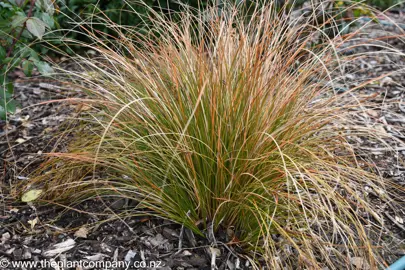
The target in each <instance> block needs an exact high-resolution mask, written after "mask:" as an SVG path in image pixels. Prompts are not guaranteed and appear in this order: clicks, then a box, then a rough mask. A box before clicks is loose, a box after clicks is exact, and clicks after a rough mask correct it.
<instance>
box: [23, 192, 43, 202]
mask: <svg viewBox="0 0 405 270" xmlns="http://www.w3.org/2000/svg"><path fill="white" fill-rule="evenodd" d="M41 193H42V189H32V190H30V191H27V192H25V193H24V194H23V195H22V197H21V201H23V202H32V201H34V200H36V199H37V198H38V197H39V195H41Z"/></svg>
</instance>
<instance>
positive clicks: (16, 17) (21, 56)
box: [0, 0, 55, 119]
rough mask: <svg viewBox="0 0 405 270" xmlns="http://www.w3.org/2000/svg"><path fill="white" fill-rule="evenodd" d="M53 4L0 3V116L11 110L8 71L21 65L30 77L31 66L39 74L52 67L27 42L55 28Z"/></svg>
mask: <svg viewBox="0 0 405 270" xmlns="http://www.w3.org/2000/svg"><path fill="white" fill-rule="evenodd" d="M54 15H55V5H54V3H53V2H52V1H51V0H29V1H28V0H9V1H2V2H0V118H1V119H5V118H6V115H7V112H9V113H14V112H15V109H16V105H17V103H16V101H15V100H14V99H13V98H12V96H13V91H14V87H13V84H12V82H10V81H9V80H8V78H7V74H8V73H9V72H10V71H12V70H13V69H15V68H17V67H20V68H21V69H22V70H23V71H24V73H25V75H26V76H31V75H32V72H33V69H34V66H35V67H37V69H38V71H39V72H41V73H42V74H47V73H50V72H52V68H51V67H50V65H49V64H48V63H46V62H43V61H41V60H40V58H39V57H38V54H37V52H36V51H35V50H33V49H32V48H30V42H32V41H33V40H35V39H41V38H42V37H43V36H44V35H45V32H46V31H47V30H48V29H52V28H54V27H55V20H54Z"/></svg>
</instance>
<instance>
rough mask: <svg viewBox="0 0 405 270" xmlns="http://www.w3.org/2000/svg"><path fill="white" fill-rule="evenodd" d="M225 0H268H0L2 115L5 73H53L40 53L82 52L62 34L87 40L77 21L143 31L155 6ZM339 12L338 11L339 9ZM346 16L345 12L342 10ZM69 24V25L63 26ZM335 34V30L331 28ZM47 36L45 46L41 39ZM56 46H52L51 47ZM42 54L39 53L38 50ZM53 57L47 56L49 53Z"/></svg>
mask: <svg viewBox="0 0 405 270" xmlns="http://www.w3.org/2000/svg"><path fill="white" fill-rule="evenodd" d="M274 1H275V3H276V5H278V6H279V7H281V6H282V5H284V4H286V3H287V4H291V3H294V6H300V5H302V4H304V3H305V2H311V3H314V2H315V3H321V2H324V3H328V7H329V8H334V9H336V10H339V9H341V10H344V9H345V8H347V7H348V6H350V5H352V4H353V3H355V2H358V3H364V4H367V5H371V6H373V7H376V8H378V9H380V10H384V9H387V8H389V7H391V6H393V5H395V4H398V3H399V1H400V0H366V1H361V0H354V1H338V0H335V1H324V0H312V1H308V0H295V1H292V0H274ZM225 2H234V3H237V4H239V5H240V7H241V8H246V10H249V8H252V7H253V6H254V5H253V4H259V5H260V3H262V2H263V3H264V2H267V3H268V2H269V1H265V0H256V1H251V0H227V1H225V0H209V1H201V0H143V1H139V0H117V1H109V0H3V1H0V119H6V115H7V112H8V113H13V112H14V111H15V110H16V107H17V105H18V104H17V103H16V102H15V100H14V99H13V84H12V82H11V81H10V80H9V79H7V73H9V72H10V71H12V70H13V69H15V68H21V69H22V70H23V71H24V73H25V75H26V76H31V75H32V72H33V69H34V67H36V68H37V70H38V71H39V72H40V73H42V74H44V75H46V74H48V73H52V68H51V66H50V65H49V64H48V63H47V62H46V61H42V60H41V57H40V56H41V55H46V56H51V57H52V56H55V55H57V54H58V53H65V52H67V53H69V54H75V53H80V52H82V48H81V47H80V46H78V45H74V44H67V43H66V42H62V41H61V39H62V38H61V37H63V40H64V41H66V40H69V39H71V40H81V41H88V40H86V36H87V35H85V34H82V31H83V29H81V27H80V23H79V22H83V21H91V22H92V24H91V27H92V30H94V31H97V32H98V34H99V35H100V36H104V37H105V38H107V39H108V37H114V35H116V31H115V30H111V29H110V28H109V25H108V24H106V20H110V21H111V22H112V23H116V24H119V25H126V26H136V27H137V31H139V32H140V33H141V34H145V33H146V32H147V31H149V30H148V26H149V23H150V21H149V19H150V16H153V14H152V11H155V12H157V13H158V14H162V13H163V14H168V13H169V10H170V11H171V13H170V16H171V17H172V18H173V17H174V19H175V16H176V15H175V12H177V11H181V10H182V9H184V5H187V6H190V7H191V8H195V9H196V10H197V9H204V8H206V7H207V6H208V5H210V4H215V5H217V6H218V11H219V12H220V11H221V7H222V6H223V5H224V3H225ZM352 11H353V15H354V16H355V17H359V16H364V15H366V16H369V15H370V13H368V11H367V10H366V9H356V8H354V9H353V10H352ZM338 12H339V11H338ZM342 16H346V15H345V14H343V15H342ZM64 29H65V30H64ZM329 32H330V33H331V35H333V34H334V33H336V31H335V30H332V31H329ZM42 38H44V39H46V42H47V45H50V46H43V44H41V43H40V42H38V41H39V40H41V39H42ZM49 48H52V50H49ZM38 55H39V56H38ZM48 60H49V59H48Z"/></svg>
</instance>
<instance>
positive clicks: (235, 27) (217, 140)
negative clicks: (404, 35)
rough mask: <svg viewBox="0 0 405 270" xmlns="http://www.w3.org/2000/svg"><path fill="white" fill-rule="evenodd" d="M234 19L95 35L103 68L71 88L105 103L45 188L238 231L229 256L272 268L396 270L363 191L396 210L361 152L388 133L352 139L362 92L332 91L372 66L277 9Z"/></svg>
mask: <svg viewBox="0 0 405 270" xmlns="http://www.w3.org/2000/svg"><path fill="white" fill-rule="evenodd" d="M222 11H223V12H221V14H218V9H217V8H216V7H214V8H209V9H207V10H206V11H204V12H199V13H197V14H194V13H191V12H189V10H188V9H185V11H183V12H181V13H177V15H178V16H180V18H181V20H180V21H181V23H179V22H178V21H172V20H170V19H168V18H167V17H163V16H161V15H159V14H157V13H154V11H153V10H150V12H151V13H152V14H153V15H154V16H153V18H154V19H153V20H152V21H151V23H152V25H151V27H150V31H148V34H140V32H139V31H138V29H137V28H131V27H126V28H125V35H124V34H123V33H122V32H121V29H122V27H119V26H115V25H114V26H113V27H112V29H115V31H116V34H115V35H114V36H117V37H118V38H116V39H114V40H113V41H111V40H106V39H102V38H100V37H99V35H97V34H93V32H92V31H88V32H87V33H88V35H89V36H88V38H89V39H92V40H93V42H92V43H91V44H89V45H86V44H83V43H79V44H80V45H81V46H84V47H88V48H92V49H93V50H95V51H96V52H97V54H96V55H97V57H93V58H92V59H88V58H84V57H80V56H76V57H75V58H74V60H76V61H77V63H78V64H79V65H81V66H82V67H83V69H84V70H81V71H80V72H75V71H71V72H68V74H67V75H68V78H70V79H69V80H71V79H72V78H73V82H72V83H73V84H74V85H75V87H81V88H82V89H83V90H84V91H86V92H87V93H88V95H89V97H88V98H86V99H83V100H77V102H78V103H80V105H81V107H83V105H85V107H87V109H86V110H85V111H83V113H82V115H81V118H80V120H79V121H80V122H81V123H82V128H75V131H74V132H73V134H74V135H75V136H74V138H75V139H74V140H73V141H72V143H71V144H70V146H69V152H68V153H49V154H48V156H49V159H48V160H47V161H46V162H45V163H44V164H43V165H42V167H41V168H40V170H39V171H38V172H37V173H36V174H35V175H33V177H32V180H31V181H30V182H29V187H30V189H35V190H41V192H42V193H41V194H40V198H39V200H41V199H45V200H52V201H58V202H68V203H72V202H80V201H82V200H87V199H92V198H95V197H96V198H102V197H103V196H119V197H121V198H130V199H133V200H136V201H138V202H139V204H138V206H137V207H135V209H133V211H134V212H135V213H141V214H145V213H146V214H150V215H155V216H159V217H162V218H165V219H170V220H173V221H175V222H177V223H179V224H183V225H184V226H186V227H188V228H190V229H191V230H192V231H193V232H194V233H196V234H198V235H201V236H207V235H211V239H212V235H215V233H216V232H218V231H220V230H225V229H226V231H227V232H228V235H227V237H228V238H227V239H226V244H227V245H228V246H229V247H231V248H232V247H234V246H237V247H240V248H242V249H243V250H244V252H245V253H246V254H248V255H249V256H248V257H249V258H251V259H252V261H254V262H255V263H263V262H264V263H265V264H267V265H268V266H269V267H270V268H271V269H274V268H285V267H286V268H288V269H297V268H299V267H300V266H304V268H314V269H318V268H322V267H329V268H331V269H336V265H339V267H341V268H350V267H351V265H350V260H348V258H351V257H360V258H363V259H364V261H365V262H366V263H367V264H368V265H369V266H370V267H371V268H376V267H377V266H379V265H382V261H383V260H382V258H381V257H380V256H379V253H378V251H377V250H376V249H375V248H374V246H373V245H374V243H373V241H372V239H370V238H369V236H370V235H371V234H372V232H373V229H375V228H376V226H377V227H378V226H384V224H383V222H382V219H381V216H380V214H379V213H378V212H376V211H375V210H374V209H373V207H372V205H371V204H370V202H368V200H367V198H366V197H365V196H364V193H363V190H364V187H365V186H367V187H370V188H371V189H373V190H378V192H376V193H378V194H380V195H381V199H382V200H383V199H384V200H385V199H386V198H387V197H389V192H388V191H387V190H386V189H385V184H386V183H388V182H387V181H386V180H384V179H382V178H381V177H380V176H379V175H377V174H374V173H373V170H374V168H373V167H372V165H371V164H372V163H371V162H370V163H366V162H365V161H364V160H360V159H359V158H358V157H357V156H356V154H355V150H356V149H355V145H352V144H351V143H350V141H351V139H350V138H351V137H353V136H361V137H363V138H370V139H377V140H378V139H383V138H384V136H388V135H387V134H381V133H380V132H378V131H376V130H374V129H373V128H372V127H369V126H365V127H359V126H357V125H350V123H351V119H352V116H353V115H356V114H358V113H359V112H360V111H361V110H362V106H363V104H362V103H361V101H359V100H357V99H354V98H348V97H350V95H351V94H352V92H353V91H355V90H356V88H354V89H351V90H348V91H347V92H345V94H342V95H335V94H334V88H333V83H334V80H333V79H332V74H334V72H337V71H339V70H340V67H341V66H340V65H342V64H343V63H348V62H350V61H356V60H357V58H358V57H362V55H355V56H353V55H351V56H350V57H349V58H347V59H346V58H345V57H344V56H340V55H339V54H338V53H337V50H338V48H339V46H340V45H341V44H342V42H344V41H346V40H345V38H344V37H342V36H337V37H336V38H335V39H331V40H328V41H327V42H326V44H322V46H321V45H319V46H317V47H311V46H310V44H311V43H312V40H313V39H314V38H317V36H318V35H324V34H325V33H323V32H322V31H320V29H322V28H321V27H320V28H315V27H313V25H312V21H313V20H312V18H307V21H304V22H302V21H300V22H299V23H298V22H297V20H299V19H300V20H302V18H296V19H294V18H293V17H289V16H286V17H280V16H279V13H278V11H277V10H276V9H275V8H274V6H272V5H269V6H263V7H262V8H260V9H256V10H255V11H254V12H253V16H248V17H246V14H245V13H243V12H241V11H240V9H239V7H235V6H233V5H228V6H226V7H224V9H223V10H222ZM106 23H111V22H109V21H106ZM196 29H197V30H196ZM155 36H159V37H160V38H159V39H156V38H154V37H155ZM354 36H355V34H354V33H353V35H350V36H348V37H346V38H352V37H354ZM61 71H63V70H61ZM359 87H360V86H359ZM69 102H72V100H69ZM79 127H80V126H79ZM384 181H385V182H384ZM30 189H28V190H30ZM18 191H19V192H20V194H21V193H23V194H26V193H27V189H21V188H18ZM28 192H29V191H28ZM366 216H369V217H372V219H370V220H369V219H367V218H364V217H366ZM376 224H378V225H376ZM365 225H367V226H365ZM212 241H213V243H212V244H213V245H215V244H217V243H216V241H215V239H214V240H212Z"/></svg>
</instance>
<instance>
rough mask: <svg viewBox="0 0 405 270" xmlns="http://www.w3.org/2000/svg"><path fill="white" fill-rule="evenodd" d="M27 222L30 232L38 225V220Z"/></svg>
mask: <svg viewBox="0 0 405 270" xmlns="http://www.w3.org/2000/svg"><path fill="white" fill-rule="evenodd" d="M27 222H28V224H30V225H31V230H33V229H34V227H35V225H37V223H38V218H37V217H36V218H34V219H32V220H28V221H27Z"/></svg>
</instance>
